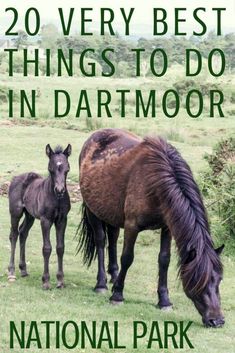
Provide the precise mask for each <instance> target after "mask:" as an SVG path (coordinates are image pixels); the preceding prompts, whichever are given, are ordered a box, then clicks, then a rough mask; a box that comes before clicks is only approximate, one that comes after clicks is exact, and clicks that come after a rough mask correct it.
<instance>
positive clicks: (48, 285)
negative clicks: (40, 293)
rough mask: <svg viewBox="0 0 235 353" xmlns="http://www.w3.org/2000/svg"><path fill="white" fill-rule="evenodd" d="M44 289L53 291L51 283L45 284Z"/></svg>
mask: <svg viewBox="0 0 235 353" xmlns="http://www.w3.org/2000/svg"><path fill="white" fill-rule="evenodd" d="M42 289H43V290H49V289H51V285H50V283H49V282H46V283H43V285H42Z"/></svg>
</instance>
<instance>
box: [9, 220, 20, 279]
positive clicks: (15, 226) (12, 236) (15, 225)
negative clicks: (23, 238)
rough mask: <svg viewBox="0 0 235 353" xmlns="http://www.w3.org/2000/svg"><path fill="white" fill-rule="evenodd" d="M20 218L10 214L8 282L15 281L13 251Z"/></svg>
mask: <svg viewBox="0 0 235 353" xmlns="http://www.w3.org/2000/svg"><path fill="white" fill-rule="evenodd" d="M21 216H22V213H21V214H18V215H17V216H15V215H14V214H11V232H10V236H9V239H10V242H11V256H10V263H9V266H8V271H9V273H8V280H9V281H14V280H15V279H16V277H15V249H16V243H17V239H18V234H19V232H18V227H19V222H20V218H21Z"/></svg>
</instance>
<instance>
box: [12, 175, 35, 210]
mask: <svg viewBox="0 0 235 353" xmlns="http://www.w3.org/2000/svg"><path fill="white" fill-rule="evenodd" d="M35 180H42V177H41V176H40V175H39V174H37V173H34V172H31V173H24V174H20V175H17V176H15V177H14V178H13V179H12V181H11V184H10V186H9V192H8V197H9V208H10V211H12V212H13V211H14V209H17V208H20V207H23V197H24V194H25V191H26V189H27V187H28V186H29V185H30V184H31V183H32V182H34V181H35Z"/></svg>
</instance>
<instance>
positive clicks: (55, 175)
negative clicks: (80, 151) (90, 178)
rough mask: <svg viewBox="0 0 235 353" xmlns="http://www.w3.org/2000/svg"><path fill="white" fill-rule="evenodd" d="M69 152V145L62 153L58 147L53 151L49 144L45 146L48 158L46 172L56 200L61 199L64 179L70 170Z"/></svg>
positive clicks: (64, 185) (64, 187) (64, 186)
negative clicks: (47, 171)
mask: <svg viewBox="0 0 235 353" xmlns="http://www.w3.org/2000/svg"><path fill="white" fill-rule="evenodd" d="M71 151H72V147H71V145H70V144H69V145H68V146H67V147H66V149H65V150H64V151H63V149H62V148H61V147H60V146H58V147H56V149H55V151H53V150H52V148H51V146H50V145H49V144H48V145H47V146H46V154H47V156H48V158H49V163H48V170H49V173H50V176H51V179H52V182H53V186H54V191H55V194H56V196H57V198H62V197H63V196H64V193H65V191H66V178H67V174H68V172H69V169H70V167H69V162H68V157H69V156H70V155H71Z"/></svg>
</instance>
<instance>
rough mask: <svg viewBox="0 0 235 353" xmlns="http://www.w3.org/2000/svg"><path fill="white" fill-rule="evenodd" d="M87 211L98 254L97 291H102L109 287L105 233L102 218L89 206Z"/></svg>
mask: <svg viewBox="0 0 235 353" xmlns="http://www.w3.org/2000/svg"><path fill="white" fill-rule="evenodd" d="M86 212H87V217H88V220H89V223H90V225H91V227H92V230H93V232H94V241H95V245H96V249H97V256H98V274H97V283H96V286H95V291H96V292H97V293H102V292H104V291H106V290H107V289H108V288H107V285H106V282H107V278H106V273H105V267H104V248H105V233H104V229H103V226H102V222H101V220H99V219H98V218H97V217H96V216H95V215H94V214H93V213H92V212H91V211H90V210H89V209H88V208H87V209H86Z"/></svg>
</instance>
